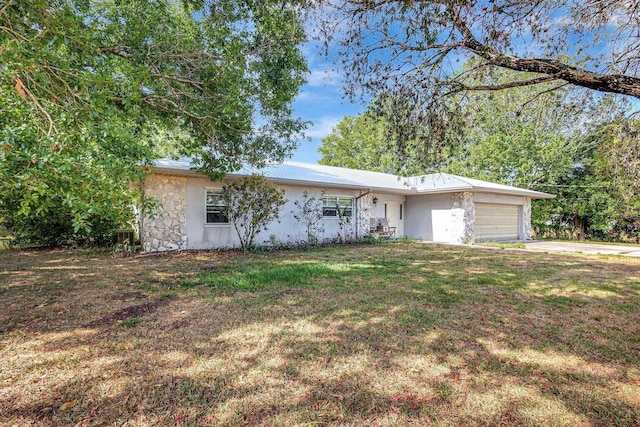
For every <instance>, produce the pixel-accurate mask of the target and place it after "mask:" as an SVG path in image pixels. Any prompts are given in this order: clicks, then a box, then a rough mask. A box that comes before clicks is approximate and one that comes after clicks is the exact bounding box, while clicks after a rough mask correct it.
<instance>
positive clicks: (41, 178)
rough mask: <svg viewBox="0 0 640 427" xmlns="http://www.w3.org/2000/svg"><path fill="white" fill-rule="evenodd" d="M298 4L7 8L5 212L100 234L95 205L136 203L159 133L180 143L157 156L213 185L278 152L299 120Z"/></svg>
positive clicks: (1, 32)
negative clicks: (171, 157) (172, 157)
mask: <svg viewBox="0 0 640 427" xmlns="http://www.w3.org/2000/svg"><path fill="white" fill-rule="evenodd" d="M298 7H299V6H298V5H297V4H293V3H287V2H281V1H276V0H274V1H252V0H222V1H189V0H184V1H172V0H160V1H156V0H135V1H134V0H125V1H119V0H101V1H84V0H54V1H48V0H21V1H16V0H8V1H6V2H4V3H0V63H2V66H1V67H0V100H1V101H2V102H0V132H2V135H3V136H2V138H3V139H2V142H1V143H0V146H1V147H2V149H1V150H0V176H1V177H2V181H1V182H0V200H2V202H0V210H1V212H0V218H5V221H9V222H10V223H11V224H17V223H20V220H21V219H22V220H27V219H28V220H29V221H31V220H35V219H36V218H38V217H39V218H41V219H44V218H47V217H48V216H51V215H54V214H55V213H56V212H58V211H59V212H65V214H64V215H63V217H61V218H59V222H60V224H71V222H70V221H68V219H69V218H73V221H72V223H73V228H74V229H75V230H76V231H80V230H89V229H91V228H92V227H95V225H96V221H98V220H99V218H100V217H101V215H95V212H97V211H99V210H100V209H102V208H98V207H99V206H101V207H104V209H105V211H104V212H106V209H107V207H108V206H114V205H115V206H120V205H123V206H124V205H128V204H130V202H131V192H130V191H128V190H127V189H128V183H129V182H130V181H131V180H135V179H137V178H139V176H140V174H139V168H138V165H139V164H140V163H143V164H144V163H148V162H149V161H150V160H151V159H152V158H153V156H154V152H156V151H157V150H155V147H154V145H155V144H158V143H159V142H160V143H162V144H163V143H164V142H166V139H164V140H161V139H158V138H157V137H154V136H153V134H154V133H160V134H164V135H168V134H172V135H178V136H179V138H180V144H179V145H178V146H177V148H176V146H175V144H174V146H173V147H172V148H171V149H170V150H167V147H166V144H164V145H163V147H162V150H160V151H165V152H166V151H170V152H171V153H172V154H178V155H190V156H193V157H195V159H196V162H197V164H198V166H199V167H200V168H201V170H203V171H204V172H206V173H208V174H209V175H211V176H212V177H216V176H220V175H221V174H223V173H225V172H227V171H230V170H233V169H235V168H237V167H238V166H239V164H240V163H242V162H249V163H253V164H257V165H260V164H262V163H264V162H266V161H269V160H280V159H282V158H284V157H285V156H286V155H287V154H288V153H290V152H291V150H292V149H293V148H294V147H295V146H296V143H297V136H298V134H299V132H300V131H301V130H302V129H303V128H304V126H305V124H304V123H303V122H302V121H301V120H299V119H295V118H293V117H292V107H291V102H292V100H293V98H294V96H295V95H296V94H297V92H298V90H299V87H300V86H301V84H302V83H303V81H304V73H305V72H306V71H307V68H306V64H305V61H304V58H303V56H302V53H301V52H300V49H299V47H300V43H301V42H302V41H303V40H304V37H305V36H304V32H303V30H302V27H301V21H300V19H299V11H298ZM62 177H63V178H64V179H62ZM61 180H66V181H65V183H63V182H61ZM85 187H86V188H85ZM54 195H55V197H54ZM61 206H64V209H61ZM56 207H57V208H56ZM59 208H60V209H59ZM88 218H94V220H93V221H91V220H89V219H88Z"/></svg>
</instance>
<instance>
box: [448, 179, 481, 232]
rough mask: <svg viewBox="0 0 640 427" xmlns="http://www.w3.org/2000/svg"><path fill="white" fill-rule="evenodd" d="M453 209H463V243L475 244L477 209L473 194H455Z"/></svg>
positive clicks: (452, 198) (453, 195) (452, 197)
mask: <svg viewBox="0 0 640 427" xmlns="http://www.w3.org/2000/svg"><path fill="white" fill-rule="evenodd" d="M451 207H452V209H462V211H463V212H464V214H463V229H462V235H461V236H460V242H461V243H465V244H468V243H474V239H475V235H474V226H475V221H476V208H475V205H474V203H473V193H471V192H468V191H465V192H460V193H453V194H452V195H451Z"/></svg>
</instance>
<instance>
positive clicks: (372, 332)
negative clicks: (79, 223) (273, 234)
mask: <svg viewBox="0 0 640 427" xmlns="http://www.w3.org/2000/svg"><path fill="white" fill-rule="evenodd" d="M0 300H1V301H2V304H3V309H2V310H0V424H6V425H131V426H134V425H136V426H137V425H238V426H241V425H283V426H289V425H430V424H434V425H451V426H459V425H466V426H473V425H571V426H574V425H585V426H587V425H593V426H614V425H618V426H637V425H639V424H640V260H639V259H633V258H623V257H613V256H609V257H604V256H587V255H580V254H558V255H552V254H540V253H527V252H521V251H504V250H486V249H485V250H483V249H474V248H462V247H444V246H436V245H426V244H421V243H410V242H403V243H390V244H383V245H375V246H345V247H332V248H323V249H318V250H315V251H303V252H296V251H285V252H276V253H270V254H254V255H242V254H239V253H235V252H222V253H216V252H200V253H185V254H173V255H161V256H149V257H137V258H112V257H110V256H109V255H104V254H92V253H89V252H73V251H27V252H14V251H2V252H0Z"/></svg>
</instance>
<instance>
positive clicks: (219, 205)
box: [205, 190, 229, 224]
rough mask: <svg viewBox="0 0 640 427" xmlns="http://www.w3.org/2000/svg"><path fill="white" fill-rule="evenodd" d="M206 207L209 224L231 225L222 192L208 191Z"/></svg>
mask: <svg viewBox="0 0 640 427" xmlns="http://www.w3.org/2000/svg"><path fill="white" fill-rule="evenodd" d="M205 205H206V215H207V217H206V223H207V224H228V223H229V217H227V214H226V213H225V210H226V207H227V202H226V200H225V198H224V195H223V194H222V190H207V197H206V202H205Z"/></svg>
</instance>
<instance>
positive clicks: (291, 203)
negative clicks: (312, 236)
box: [186, 178, 371, 249]
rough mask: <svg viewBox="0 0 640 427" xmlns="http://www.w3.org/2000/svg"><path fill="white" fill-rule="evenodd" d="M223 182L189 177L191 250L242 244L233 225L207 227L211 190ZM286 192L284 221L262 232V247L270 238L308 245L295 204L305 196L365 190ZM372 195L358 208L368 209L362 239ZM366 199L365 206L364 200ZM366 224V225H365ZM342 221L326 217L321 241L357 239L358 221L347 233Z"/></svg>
mask: <svg viewBox="0 0 640 427" xmlns="http://www.w3.org/2000/svg"><path fill="white" fill-rule="evenodd" d="M223 186H224V183H223V182H217V183H214V182H211V181H210V180H208V179H206V178H189V179H188V181H187V185H186V195H187V213H186V218H187V221H186V223H187V247H188V248H189V249H211V248H220V247H237V246H239V244H240V242H239V240H238V236H237V233H236V231H235V229H234V227H233V224H206V218H205V194H206V191H207V189H221V188H222V187H223ZM282 188H284V190H285V199H286V200H287V202H286V204H285V205H284V206H283V207H282V208H281V209H280V221H279V222H272V223H271V224H269V226H268V230H267V231H261V232H260V233H259V234H258V235H257V236H256V240H255V243H256V244H258V245H262V244H269V242H270V236H272V235H273V236H275V238H276V239H277V240H278V241H280V242H304V241H306V240H307V231H306V226H305V225H304V224H303V223H301V222H300V221H298V220H297V219H295V218H294V214H298V215H299V212H300V210H299V208H298V207H297V206H296V205H295V202H296V201H298V202H300V203H302V202H303V201H304V197H303V194H304V192H305V191H307V192H308V194H309V196H315V197H316V198H321V197H322V193H323V191H324V195H325V196H344V197H354V198H355V197H358V196H359V195H360V194H362V193H363V192H364V191H361V190H345V189H336V188H324V189H323V188H316V187H303V186H288V185H285V186H282ZM367 197H368V196H364V197H363V198H362V199H360V203H358V205H360V206H363V205H364V207H365V208H367V210H365V211H361V212H360V213H359V214H358V213H357V214H356V216H358V218H357V222H358V227H360V230H359V236H362V234H361V233H362V230H368V224H369V219H368V218H369V217H368V216H367V215H368V214H367V213H368V212H371V206H370V202H369V200H368V199H366V198H367ZM363 199H364V204H362V200H363ZM363 221H364V224H366V225H363ZM339 223H340V221H339V219H338V218H323V219H322V220H321V223H320V225H321V227H322V228H323V229H324V231H322V232H321V233H319V237H320V240H321V241H330V240H337V239H339V237H338V236H340V238H341V239H345V237H346V238H347V239H352V238H354V237H355V230H356V218H355V217H354V218H352V222H351V225H350V226H349V225H347V226H346V227H345V228H344V229H343V230H341V229H340V225H339Z"/></svg>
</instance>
